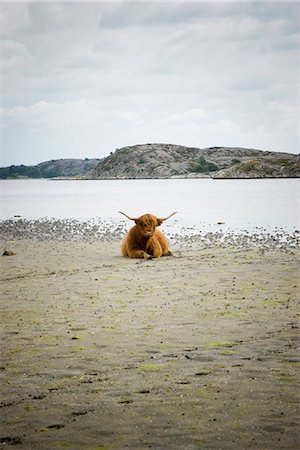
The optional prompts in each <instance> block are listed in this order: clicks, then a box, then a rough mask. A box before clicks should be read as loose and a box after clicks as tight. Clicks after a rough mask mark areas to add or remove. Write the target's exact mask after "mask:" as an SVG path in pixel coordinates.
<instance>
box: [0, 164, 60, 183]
mask: <svg viewBox="0 0 300 450" xmlns="http://www.w3.org/2000/svg"><path fill="white" fill-rule="evenodd" d="M58 176H60V172H59V171H58V170H55V169H53V170H43V168H40V167H37V166H24V165H23V164H22V165H20V166H15V165H13V166H10V167H1V168H0V178H2V179H6V178H19V177H28V178H53V177H58Z"/></svg>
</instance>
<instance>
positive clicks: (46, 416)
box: [0, 221, 300, 450]
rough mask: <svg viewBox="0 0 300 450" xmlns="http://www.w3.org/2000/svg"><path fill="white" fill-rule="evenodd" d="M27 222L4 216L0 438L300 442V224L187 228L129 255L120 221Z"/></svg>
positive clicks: (56, 445)
mask: <svg viewBox="0 0 300 450" xmlns="http://www.w3.org/2000/svg"><path fill="white" fill-rule="evenodd" d="M38 222H40V221H38ZM2 225H3V223H2ZM10 225H11V224H10ZM19 225H20V228H19V229H18V233H15V234H14V238H13V239H12V235H11V228H10V227H8V228H5V227H4V228H3V226H2V240H1V246H2V248H4V246H9V247H10V248H11V249H12V250H13V251H14V252H15V255H13V256H3V257H1V258H2V259H1V266H2V270H1V283H2V284H1V285H2V286H3V288H2V304H1V313H2V317H3V321H2V324H3V325H2V329H1V335H2V349H1V356H2V359H1V370H0V376H1V381H2V386H3V387H2V401H1V403H0V407H1V417H2V425H1V434H0V448H1V447H2V446H3V447H6V446H8V445H14V446H15V448H20V449H22V450H35V449H36V450H40V449H43V450H44V449H46V450H59V449H62V448H70V449H72V450H77V449H78V450H79V449H84V450H96V449H97V450H124V449H125V448H128V449H131V450H146V449H149V448H152V449H155V450H165V449H168V450H169V449H170V450H196V449H197V450H199V449H207V450H209V449H210V450H211V449H220V448H222V450H223V449H224V450H226V449H228V450H240V449H241V448H247V449H251V448H253V449H262V448H268V449H272V450H283V449H291V448H296V447H297V446H298V443H299V438H300V433H299V428H298V422H299V415H298V409H297V407H298V399H297V395H298V392H299V381H300V380H299V364H300V358H299V354H298V351H297V347H298V345H299V292H300V291H299V289H300V286H299V257H300V254H299V253H300V252H299V249H298V247H297V241H296V240H297V239H298V238H299V234H298V233H296V234H295V235H294V237H291V240H287V239H286V237H285V242H282V241H281V240H280V239H279V238H280V236H279V235H278V236H277V238H278V239H277V240H275V241H274V240H273V238H272V236H265V237H263V239H262V236H261V235H251V236H248V237H246V236H242V237H240V240H236V239H234V238H235V236H232V237H231V238H230V239H229V240H228V241H226V240H225V241H224V239H223V238H222V239H221V236H220V235H214V234H210V235H208V236H206V237H205V239H204V236H203V235H201V234H200V235H195V236H190V237H188V236H184V235H182V236H180V237H178V238H176V239H170V248H171V250H172V251H173V252H174V255H175V256H174V257H163V258H160V259H153V260H150V261H147V260H138V259H130V258H124V257H122V256H121V240H122V236H123V233H124V230H123V229H120V230H119V231H118V233H116V234H114V235H111V233H108V234H107V233H106V234H105V232H103V233H102V234H101V236H99V235H98V234H97V232H98V231H97V230H96V229H95V230H93V229H92V230H91V231H90V233H88V232H87V230H86V229H84V230H83V229H82V228H81V225H80V226H79V229H77V228H76V227H75V229H76V230H77V232H78V233H79V231H84V233H83V235H78V234H76V233H75V234H72V233H71V231H72V229H71V228H70V223H67V224H62V223H61V221H59V223H58V224H57V232H54V229H53V223H52V222H51V223H50V222H47V223H46V224H45V223H43V222H41V223H35V224H32V223H31V224H28V223H26V224H25V225H24V223H23V222H22V223H21V222H20V223H19ZM21 225H22V226H21ZM33 225H34V226H33ZM63 225H66V228H63V229H64V231H63V232H62V229H61V228H60V227H63ZM104 225H105V226H108V225H106V224H104ZM105 226H104V228H105ZM51 227H52V233H51ZM59 233H61V239H58V238H57V236H58V234H59ZM64 233H66V238H64ZM86 233H87V234H86Z"/></svg>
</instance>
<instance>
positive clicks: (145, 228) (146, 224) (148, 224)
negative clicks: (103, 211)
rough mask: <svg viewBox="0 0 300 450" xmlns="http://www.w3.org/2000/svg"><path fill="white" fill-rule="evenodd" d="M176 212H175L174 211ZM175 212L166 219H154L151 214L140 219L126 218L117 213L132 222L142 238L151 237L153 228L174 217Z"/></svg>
mask: <svg viewBox="0 0 300 450" xmlns="http://www.w3.org/2000/svg"><path fill="white" fill-rule="evenodd" d="M176 212H177V211H176ZM176 212H174V213H172V214H170V215H169V216H167V217H161V218H159V217H156V216H154V215H153V214H144V215H143V216H141V217H137V218H133V217H129V216H127V214H125V213H123V212H121V211H119V213H120V214H123V215H124V216H125V217H127V219H129V220H133V221H134V222H135V224H136V225H137V226H138V228H139V230H140V233H141V234H142V236H144V237H151V236H153V234H154V232H155V228H156V227H158V226H159V225H161V224H162V223H163V222H164V221H165V220H167V219H169V218H170V217H172V216H174V214H176Z"/></svg>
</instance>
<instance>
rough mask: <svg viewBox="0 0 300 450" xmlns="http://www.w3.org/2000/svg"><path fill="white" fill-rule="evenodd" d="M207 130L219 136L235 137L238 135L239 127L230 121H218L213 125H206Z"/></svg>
mask: <svg viewBox="0 0 300 450" xmlns="http://www.w3.org/2000/svg"><path fill="white" fill-rule="evenodd" d="M207 128H208V130H210V131H214V132H216V133H220V134H229V135H235V134H238V133H240V131H241V130H240V127H239V126H238V125H237V124H236V123H234V122H233V121H232V120H231V119H227V118H225V119H219V120H217V121H216V122H214V123H210V124H208V125H207Z"/></svg>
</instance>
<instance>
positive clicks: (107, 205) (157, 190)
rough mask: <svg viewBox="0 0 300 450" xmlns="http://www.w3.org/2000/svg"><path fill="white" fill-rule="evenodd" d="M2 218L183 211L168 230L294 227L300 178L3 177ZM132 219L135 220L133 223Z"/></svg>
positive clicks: (116, 217) (115, 218)
mask: <svg viewBox="0 0 300 450" xmlns="http://www.w3.org/2000/svg"><path fill="white" fill-rule="evenodd" d="M0 196H1V205H0V220H5V219H12V218H16V216H20V217H21V218H23V219H28V220H31V219H46V218H47V219H54V218H55V219H71V218H75V219H77V220H79V221H87V220H95V221H96V222H97V221H101V220H109V221H112V222H113V223H115V224H117V223H118V222H120V223H124V221H125V222H128V220H127V219H126V218H125V217H124V216H122V215H120V214H119V213H118V211H124V212H125V213H127V214H128V215H129V216H131V217H138V216H140V215H142V214H144V213H147V212H149V213H152V214H155V215H156V216H158V217H165V216H167V215H169V214H171V213H172V212H174V211H178V213H177V214H176V215H175V216H173V217H172V218H170V219H169V221H167V222H166V223H165V224H164V230H167V229H170V230H172V231H178V230H181V231H182V230H184V231H185V232H186V233H189V232H191V233H192V232H195V231H197V230H199V231H203V230H205V231H215V230H218V229H222V231H224V230H225V229H230V230H237V231H249V232H252V231H255V230H257V229H263V230H265V231H267V232H268V231H270V232H272V231H274V230H276V229H284V230H285V231H286V232H288V233H290V232H294V231H295V230H299V228H300V180H298V179H263V180H212V179H178V180H177V179H171V180H118V181H112V180H107V181H106V180H105V181H104V180H97V181H96V180H92V181H75V180H72V181H71V180H70V181H66V180H48V179H44V180H0ZM130 224H131V223H130V222H129V225H130Z"/></svg>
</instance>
